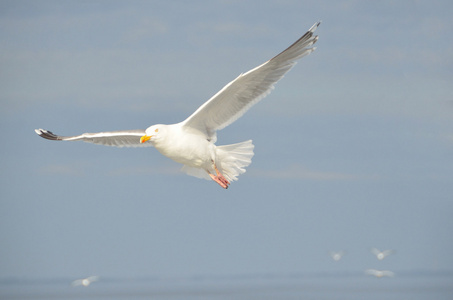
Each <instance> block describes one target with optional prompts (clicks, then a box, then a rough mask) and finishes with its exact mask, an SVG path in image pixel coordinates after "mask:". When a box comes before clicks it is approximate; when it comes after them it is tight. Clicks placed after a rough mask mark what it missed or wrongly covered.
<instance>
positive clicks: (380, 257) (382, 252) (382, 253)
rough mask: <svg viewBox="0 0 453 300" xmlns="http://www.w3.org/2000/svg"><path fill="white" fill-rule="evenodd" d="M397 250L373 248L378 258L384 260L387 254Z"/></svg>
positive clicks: (372, 250) (372, 251)
mask: <svg viewBox="0 0 453 300" xmlns="http://www.w3.org/2000/svg"><path fill="white" fill-rule="evenodd" d="M394 252H395V251H393V250H384V251H380V250H378V249H376V248H372V249H371V253H373V254H374V255H376V258H377V259H379V260H383V259H384V258H385V257H386V256H389V255H390V254H392V253H394Z"/></svg>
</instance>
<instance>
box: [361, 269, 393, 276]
mask: <svg viewBox="0 0 453 300" xmlns="http://www.w3.org/2000/svg"><path fill="white" fill-rule="evenodd" d="M365 273H366V274H367V275H371V276H374V277H377V278H382V277H393V276H395V273H393V272H392V271H387V270H376V269H368V270H366V271H365Z"/></svg>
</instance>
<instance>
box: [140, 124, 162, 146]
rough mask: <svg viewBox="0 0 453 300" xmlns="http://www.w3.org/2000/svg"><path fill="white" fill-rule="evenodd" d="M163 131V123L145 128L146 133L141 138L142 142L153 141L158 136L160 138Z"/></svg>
mask: <svg viewBox="0 0 453 300" xmlns="http://www.w3.org/2000/svg"><path fill="white" fill-rule="evenodd" d="M162 131H163V126H162V125H153V126H150V127H148V128H147V129H146V130H145V135H144V136H142V137H141V138H140V143H142V144H143V143H144V142H147V141H151V142H153V141H154V140H156V139H157V138H159V135H161V134H162Z"/></svg>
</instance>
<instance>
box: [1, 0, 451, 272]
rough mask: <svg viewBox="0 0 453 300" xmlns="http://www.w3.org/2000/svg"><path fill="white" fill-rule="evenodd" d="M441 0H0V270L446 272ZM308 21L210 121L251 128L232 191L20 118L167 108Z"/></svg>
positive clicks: (94, 117)
mask: <svg viewBox="0 0 453 300" xmlns="http://www.w3.org/2000/svg"><path fill="white" fill-rule="evenodd" d="M175 3H176V4H175ZM452 8H453V4H452V3H451V1H398V2H395V1H375V2H369V1H291V0H287V1H281V0H279V1H226V0H225V1H209V2H205V1H191V2H190V4H189V2H186V1H177V2H175V1H172V2H168V1H167V2H162V1H160V2H157V1H150V2H148V1H127V2H126V1H0V28H1V29H0V101H1V106H2V109H1V111H0V116H1V117H0V126H1V128H2V132H3V139H2V140H3V141H2V147H1V149H2V150H1V151H2V155H1V160H0V162H1V168H0V176H1V181H0V182H1V183H0V192H1V200H0V223H1V224H0V225H1V227H0V242H1V245H2V247H0V278H6V277H31V278H49V277H79V276H84V275H90V274H97V275H101V276H129V277H134V276H190V275H199V274H216V275H231V274H232V275H235V274H251V273H294V272H333V271H358V272H362V271H363V270H364V269H366V268H370V267H371V268H388V269H392V270H395V271H398V270H406V271H412V270H418V269H426V270H444V269H447V270H450V271H451V270H453V259H452V258H451V253H453V241H452V236H451V232H452V230H453V218H452V217H451V216H452V213H453V196H452V195H453V162H452V159H453V100H452V99H453V85H452V84H451V79H452V75H453V56H452V53H453V40H452V39H451V38H449V37H450V36H451V32H452V31H453V21H452V20H451V13H452ZM318 20H322V24H321V26H320V27H319V29H318V31H317V32H316V33H317V34H318V35H319V41H318V43H317V47H318V49H317V50H316V51H315V52H314V53H313V54H311V55H310V56H308V57H305V58H303V59H302V60H301V61H300V63H299V64H298V65H296V67H295V68H294V69H293V70H292V71H291V72H290V73H288V74H287V76H286V77H285V78H284V79H283V80H282V81H281V82H279V83H278V84H277V86H276V89H275V90H274V91H273V92H272V93H271V94H270V95H269V96H268V97H267V98H266V99H265V100H263V101H262V102H261V103H259V104H258V105H256V106H255V107H253V108H252V109H251V110H250V111H249V112H248V113H247V114H246V115H245V116H244V117H243V118H241V119H240V120H238V121H237V122H236V123H234V124H232V125H231V126H229V127H227V128H225V129H224V130H222V131H220V132H219V133H218V143H217V144H220V145H221V144H228V143H233V142H240V141H243V140H247V139H253V141H254V144H255V153H256V154H255V157H254V159H253V162H252V164H251V165H250V166H249V167H248V169H247V173H245V174H244V175H241V176H240V177H239V181H237V182H234V183H233V184H232V185H231V187H230V189H228V190H222V189H221V188H220V187H219V186H218V185H217V184H215V183H214V182H208V181H205V180H200V179H197V178H194V177H189V176H186V175H185V174H183V173H179V168H180V166H179V165H178V164H176V163H174V162H172V161H170V160H169V159H167V158H165V157H163V156H161V155H160V154H159V153H158V152H157V151H155V149H152V148H146V149H118V148H110V147H101V146H97V145H91V144H86V143H56V142H50V141H46V140H43V139H41V138H39V137H38V136H37V135H36V134H35V133H34V129H35V128H45V129H49V130H52V131H54V132H56V133H58V134H63V135H71V134H79V133H83V132H97V131H107V130H120V129H136V128H146V127H148V126H149V125H151V124H155V123H174V122H178V121H181V120H183V119H184V118H186V117H187V116H188V115H190V114H191V113H192V112H193V111H194V110H195V109H196V108H197V107H198V106H199V105H201V104H202V103H203V102H204V101H206V100H207V99H208V98H210V97H211V96H212V95H213V94H214V93H216V92H217V91H218V90H219V89H220V88H222V87H223V86H224V85H225V84H226V83H228V82H229V81H231V80H232V79H234V78H235V77H236V76H237V75H239V74H240V73H241V72H245V71H248V70H249V69H251V68H253V67H255V66H257V65H258V64H261V63H263V62H264V61H266V60H267V59H269V58H271V57H273V56H274V55H275V54H277V53H278V52H280V51H282V50H283V49H285V48H286V47H287V46H289V45H290V44H291V43H292V42H294V41H295V40H296V39H297V38H298V37H299V36H300V35H302V34H303V33H305V31H306V30H307V29H308V28H310V26H312V25H313V24H314V23H315V22H316V21H318ZM371 247H377V248H382V249H387V248H392V249H396V250H397V253H396V254H395V255H393V256H392V257H389V258H388V259H386V260H385V261H383V262H378V261H377V260H376V259H375V258H374V257H373V256H372V255H371V254H370V253H369V249H370V248H371ZM341 249H343V250H346V251H347V253H348V254H347V256H345V258H344V259H343V260H342V261H340V263H339V264H334V263H333V261H331V259H330V257H329V251H331V250H341Z"/></svg>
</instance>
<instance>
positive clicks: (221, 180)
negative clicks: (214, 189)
mask: <svg viewBox="0 0 453 300" xmlns="http://www.w3.org/2000/svg"><path fill="white" fill-rule="evenodd" d="M214 169H215V172H216V175H213V174H211V173H209V172H208V173H209V176H211V178H212V180H214V181H215V182H217V183H218V184H219V185H220V186H221V187H223V188H224V189H227V188H228V186H229V185H230V182H229V181H228V180H226V178H225V177H223V175H222V174H221V173H220V172H219V169H217V166H216V165H215V164H214Z"/></svg>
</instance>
